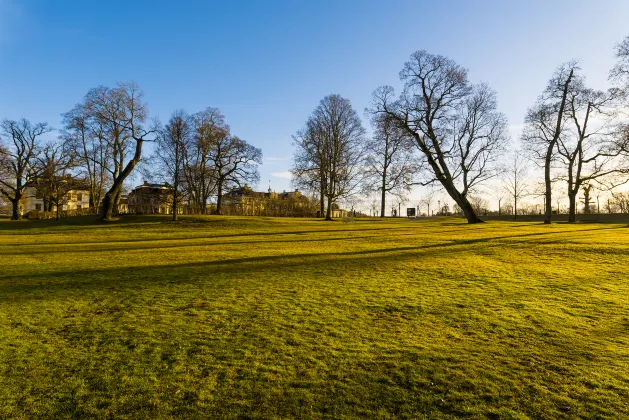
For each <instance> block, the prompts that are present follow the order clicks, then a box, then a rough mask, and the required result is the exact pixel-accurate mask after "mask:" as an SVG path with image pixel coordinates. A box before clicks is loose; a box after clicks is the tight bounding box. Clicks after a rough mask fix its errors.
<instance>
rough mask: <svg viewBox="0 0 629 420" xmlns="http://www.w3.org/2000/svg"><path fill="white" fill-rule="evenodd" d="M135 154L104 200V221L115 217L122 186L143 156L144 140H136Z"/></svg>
mask: <svg viewBox="0 0 629 420" xmlns="http://www.w3.org/2000/svg"><path fill="white" fill-rule="evenodd" d="M135 141H136V143H135V154H134V155H133V158H132V159H131V160H130V161H129V163H127V166H125V168H124V169H123V170H122V172H121V173H120V174H119V175H118V176H117V177H116V178H115V179H114V183H113V185H112V186H111V188H110V189H109V191H107V193H106V194H105V197H104V198H103V220H111V218H112V217H113V215H114V206H115V205H116V204H117V202H116V199H117V198H118V199H119V197H120V192H121V191H122V184H123V182H124V181H125V179H127V177H128V176H129V174H130V173H131V171H133V168H135V165H137V163H138V162H139V161H140V157H141V156H142V143H143V142H144V140H143V139H135Z"/></svg>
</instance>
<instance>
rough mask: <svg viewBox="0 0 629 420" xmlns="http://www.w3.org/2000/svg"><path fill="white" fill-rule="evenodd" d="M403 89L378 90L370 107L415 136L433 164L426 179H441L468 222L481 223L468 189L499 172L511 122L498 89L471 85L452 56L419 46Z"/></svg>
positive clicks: (406, 71) (404, 75) (402, 75)
mask: <svg viewBox="0 0 629 420" xmlns="http://www.w3.org/2000/svg"><path fill="white" fill-rule="evenodd" d="M400 79H401V80H402V81H403V82H404V89H403V91H402V94H401V95H400V96H399V97H397V98H396V97H395V96H394V91H393V88H391V87H390V86H385V87H381V88H379V89H377V90H376V92H375V93H374V103H373V107H372V109H371V112H373V113H377V114H383V115H387V116H388V117H390V118H392V119H393V120H394V121H396V122H397V124H398V125H399V126H400V128H401V129H403V130H405V131H406V133H408V135H409V136H411V137H413V139H414V140H415V144H416V145H417V147H418V148H419V150H420V151H421V152H422V154H423V155H424V157H425V160H426V163H427V165H428V167H429V168H430V171H429V176H428V178H427V179H426V180H425V181H424V182H423V184H425V185H427V184H431V183H435V182H438V183H440V184H441V186H442V187H443V188H444V190H445V191H446V192H447V193H448V195H449V196H450V197H451V198H452V199H453V200H454V201H455V203H456V204H457V205H458V206H459V207H460V208H461V210H462V211H463V214H464V215H465V217H466V218H467V221H468V223H479V222H481V220H480V219H479V218H478V216H477V215H476V213H475V212H474V209H473V208H472V206H471V204H470V202H469V200H468V198H467V197H468V194H469V193H470V192H471V191H473V190H474V189H475V188H476V187H478V186H479V185H480V184H482V183H483V182H485V181H487V180H489V179H491V178H493V177H495V176H496V175H497V174H498V170H497V169H498V157H499V156H500V154H501V153H502V151H503V150H504V145H505V142H506V140H507V134H506V133H507V121H506V118H505V116H504V115H503V114H501V113H500V112H498V111H497V102H496V95H495V92H494V91H493V90H492V89H490V88H489V87H488V86H486V85H483V84H481V85H471V84H470V83H469V81H468V77H467V70H466V69H464V68H463V67H461V66H460V65H458V64H457V63H455V62H454V61H453V60H451V59H449V58H446V57H444V56H440V55H433V54H429V53H428V52H426V51H418V52H416V53H414V54H413V55H411V58H410V60H409V61H407V62H406V63H405V65H404V68H403V69H402V71H401V72H400Z"/></svg>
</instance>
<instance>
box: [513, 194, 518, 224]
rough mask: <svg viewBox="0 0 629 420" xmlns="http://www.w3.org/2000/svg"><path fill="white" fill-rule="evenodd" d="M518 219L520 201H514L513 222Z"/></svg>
mask: <svg viewBox="0 0 629 420" xmlns="http://www.w3.org/2000/svg"><path fill="white" fill-rule="evenodd" d="M517 219H518V199H517V198H516V199H514V200H513V220H517Z"/></svg>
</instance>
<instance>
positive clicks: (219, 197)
mask: <svg viewBox="0 0 629 420" xmlns="http://www.w3.org/2000/svg"><path fill="white" fill-rule="evenodd" d="M217 187H218V190H217V193H218V195H217V197H216V214H221V204H222V202H223V181H218V186H217Z"/></svg>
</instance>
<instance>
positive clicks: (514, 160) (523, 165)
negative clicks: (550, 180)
mask: <svg viewBox="0 0 629 420" xmlns="http://www.w3.org/2000/svg"><path fill="white" fill-rule="evenodd" d="M501 177H502V190H503V191H504V192H505V193H506V195H507V197H508V198H509V199H510V201H511V203H512V204H513V218H514V219H517V218H518V203H519V202H520V200H521V199H522V198H524V197H526V196H527V195H528V194H529V193H530V183H529V167H528V164H527V160H526V159H524V158H523V157H522V155H521V154H520V152H518V151H514V152H513V153H512V155H511V156H510V158H509V161H508V162H507V164H506V165H505V168H504V171H503V173H502V175H501Z"/></svg>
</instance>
